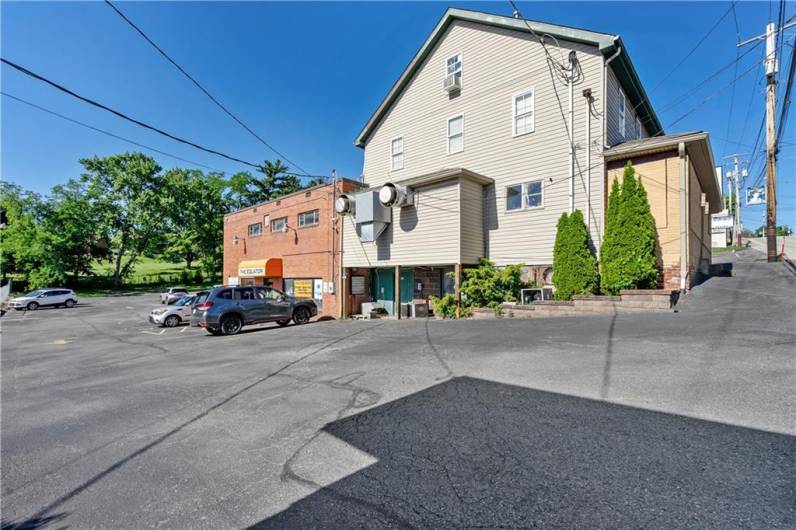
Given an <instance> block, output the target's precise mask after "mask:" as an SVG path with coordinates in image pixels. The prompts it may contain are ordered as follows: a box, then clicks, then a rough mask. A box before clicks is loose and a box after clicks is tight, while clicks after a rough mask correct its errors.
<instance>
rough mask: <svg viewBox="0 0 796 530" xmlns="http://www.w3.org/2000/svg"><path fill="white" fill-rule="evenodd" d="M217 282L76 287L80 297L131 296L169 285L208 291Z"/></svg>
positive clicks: (156, 290) (191, 290) (162, 288)
mask: <svg viewBox="0 0 796 530" xmlns="http://www.w3.org/2000/svg"><path fill="white" fill-rule="evenodd" d="M213 285H216V282H212V281H210V282H204V283H189V284H173V285H172V284H166V285H155V284H152V285H129V286H128V285H123V286H122V288H121V289H99V288H86V289H80V288H75V294H77V296H78V297H84V298H91V297H92V296H130V295H134V294H145V293H159V292H161V291H163V290H164V289H166V288H167V287H185V288H186V289H188V291H189V292H192V293H193V292H196V291H207V290H209V289H210V288H211V287H213Z"/></svg>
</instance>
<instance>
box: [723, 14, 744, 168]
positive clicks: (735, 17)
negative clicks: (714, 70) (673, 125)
mask: <svg viewBox="0 0 796 530" xmlns="http://www.w3.org/2000/svg"><path fill="white" fill-rule="evenodd" d="M731 9H732V19H733V21H734V22H735V35H736V39H737V41H738V42H740V41H741V28H740V27H739V26H738V13H736V11H735V4H732V6H731ZM740 55H741V49H740V48H739V47H737V46H736V47H735V67H734V69H733V73H732V76H733V77H736V76H737V75H738V61H739V60H740ZM733 110H735V85H732V96H731V97H730V112H729V113H728V114H727V132H725V133H724V136H729V135H730V127H731V126H732V111H733ZM725 154H727V141H725V142H724V146H723V149H722V153H721V155H722V158H723V157H724V155H725Z"/></svg>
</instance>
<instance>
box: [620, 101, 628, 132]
mask: <svg viewBox="0 0 796 530" xmlns="http://www.w3.org/2000/svg"><path fill="white" fill-rule="evenodd" d="M619 134H620V135H622V138H626V137H627V134H626V130H625V94H624V92H622V91H621V90H620V91H619Z"/></svg>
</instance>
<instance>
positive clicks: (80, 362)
mask: <svg viewBox="0 0 796 530" xmlns="http://www.w3.org/2000/svg"><path fill="white" fill-rule="evenodd" d="M728 257H729V258H730V259H732V260H733V261H734V262H735V263H734V276H733V277H729V278H712V279H710V280H708V281H707V282H706V283H705V284H703V285H701V286H700V287H698V288H697V289H695V290H694V292H693V294H691V295H689V296H688V297H686V299H685V300H684V301H683V302H682V304H681V305H680V306H679V310H678V312H676V313H675V312H672V313H663V314H660V313H659V314H643V315H619V316H593V317H579V318H558V319H539V320H531V321H520V320H509V319H505V320H499V321H458V322H455V321H437V320H415V321H400V322H398V321H356V322H355V321H347V322H335V321H331V322H317V323H312V324H308V325H305V326H292V325H291V326H289V327H286V328H280V327H278V326H276V325H275V324H274V325H265V326H261V327H259V328H253V329H251V330H244V332H242V333H241V334H240V335H237V336H233V337H211V336H209V335H207V334H206V333H205V332H204V331H203V330H200V329H198V328H188V327H185V326H183V327H178V328H170V329H164V328H156V327H153V326H151V325H150V324H149V323H148V322H147V321H146V316H147V313H148V311H149V310H150V309H151V308H152V307H155V306H157V296H156V295H141V296H129V297H128V296H120V297H108V298H86V299H83V300H81V303H80V304H79V305H78V306H77V307H75V308H73V309H70V310H65V309H57V310H54V309H44V310H39V311H35V312H28V313H23V312H11V313H9V314H7V315H6V316H4V317H3V318H2V319H1V320H0V326H2V362H1V364H0V366H1V368H2V479H3V480H2V497H3V513H2V521H3V528H4V529H11V528H37V527H45V528H49V527H52V528H62V527H71V528H155V527H162V528H214V529H215V528H246V527H256V528H272V527H273V528H307V527H315V528H324V527H325V528H340V527H348V528H350V527H385V528H386V527H389V528H391V527H436V528H453V527H457V528H458V527H486V528H494V527H512V528H519V527H535V526H544V527H551V526H554V527H584V528H585V527H589V528H601V527H603V528H604V527H627V526H634V527H661V528H662V527H667V528H671V527H682V526H689V527H746V528H750V527H757V528H771V527H778V526H781V527H793V525H794V524H795V523H796V513H794V506H796V503H795V502H794V499H796V481H794V476H796V443H795V442H794V441H795V440H796V438H795V437H794V436H795V435H796V414H795V413H794V411H796V396H794V390H793V389H794V388H796V375H795V372H794V369H795V367H796V362H795V361H796V332H795V331H794V330H796V327H794V324H796V319H795V317H794V315H796V277H794V276H793V275H792V274H791V273H789V272H787V271H786V270H785V268H784V267H783V266H781V265H779V264H767V263H765V262H764V261H762V260H761V257H762V255H761V254H759V253H756V252H755V251H751V250H750V251H744V252H741V253H739V255H738V256H735V257H733V256H728Z"/></svg>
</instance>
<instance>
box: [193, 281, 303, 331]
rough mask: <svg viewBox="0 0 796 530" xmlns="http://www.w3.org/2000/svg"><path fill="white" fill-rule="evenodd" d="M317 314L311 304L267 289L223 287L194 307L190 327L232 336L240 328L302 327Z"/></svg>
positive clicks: (214, 290) (212, 292)
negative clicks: (270, 324) (271, 324)
mask: <svg viewBox="0 0 796 530" xmlns="http://www.w3.org/2000/svg"><path fill="white" fill-rule="evenodd" d="M317 314H318V306H316V305H315V300H298V299H296V298H294V297H292V296H288V295H286V294H284V293H282V292H280V291H277V290H276V289H272V288H271V287H255V286H245V287H242V286H224V287H216V288H214V289H213V290H212V291H210V294H208V295H207V298H206V299H205V300H204V301H202V302H201V303H199V304H197V305H196V306H195V307H194V310H193V315H192V316H191V325H193V326H199V327H202V328H205V329H206V330H207V331H208V333H210V334H211V335H234V334H236V333H238V332H239V331H240V330H241V328H243V326H248V325H249V324H260V323H262V322H276V323H277V324H279V325H280V326H287V325H288V324H290V321H291V320H292V321H293V322H295V323H296V324H306V323H307V322H309V320H310V319H311V318H312V317H313V316H315V315H317Z"/></svg>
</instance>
